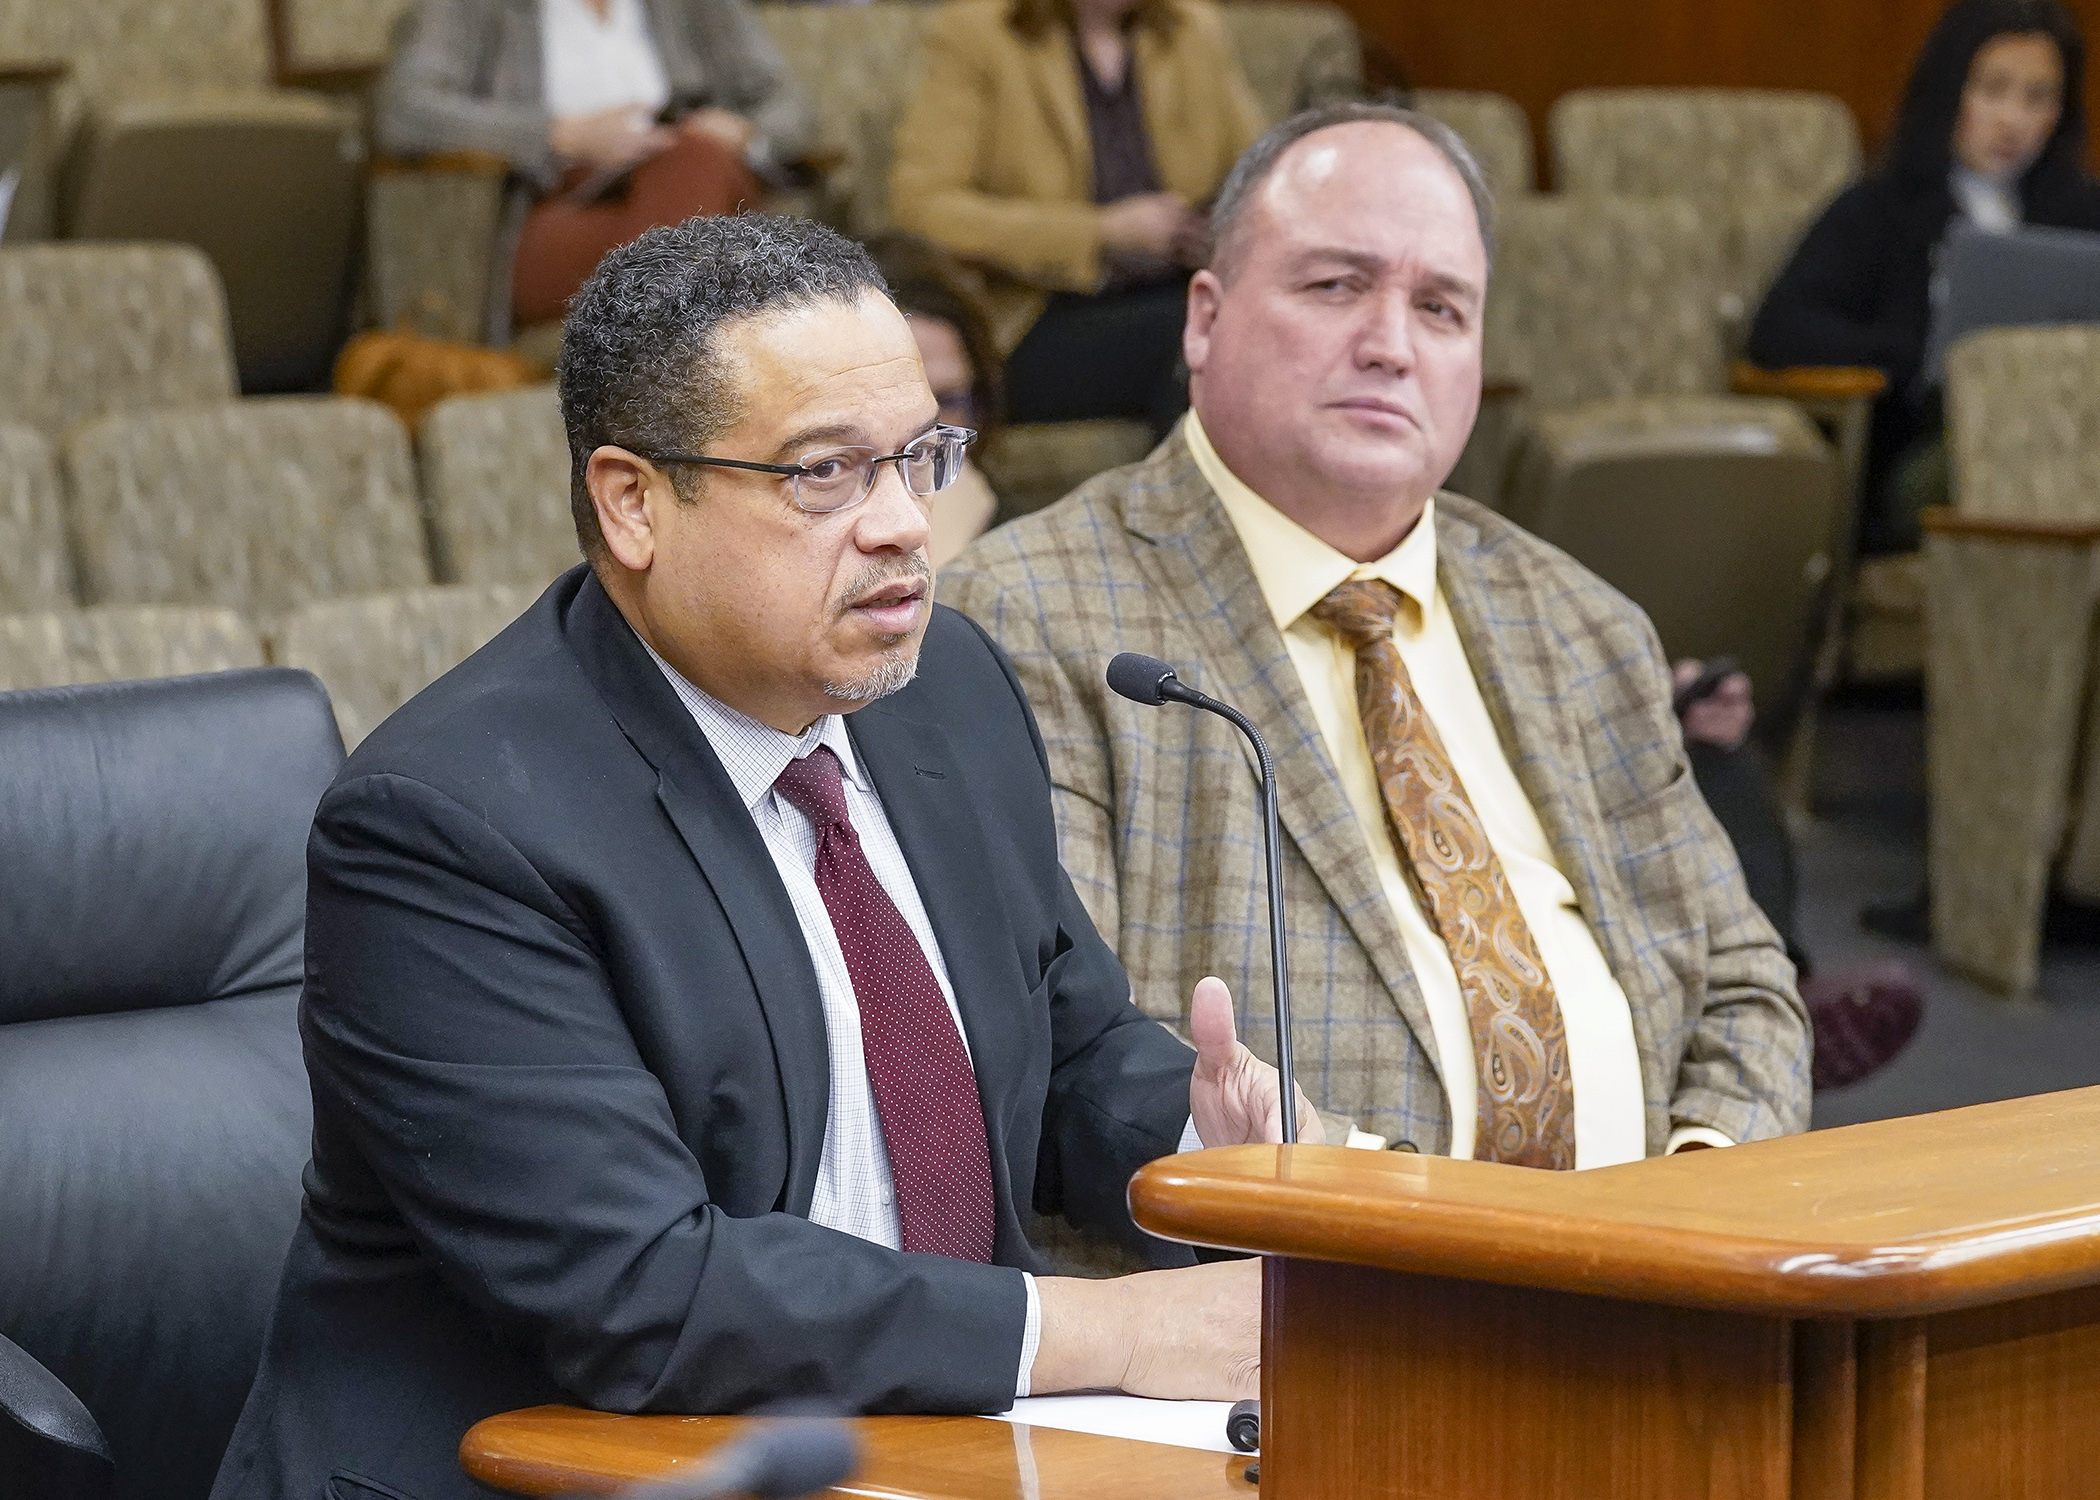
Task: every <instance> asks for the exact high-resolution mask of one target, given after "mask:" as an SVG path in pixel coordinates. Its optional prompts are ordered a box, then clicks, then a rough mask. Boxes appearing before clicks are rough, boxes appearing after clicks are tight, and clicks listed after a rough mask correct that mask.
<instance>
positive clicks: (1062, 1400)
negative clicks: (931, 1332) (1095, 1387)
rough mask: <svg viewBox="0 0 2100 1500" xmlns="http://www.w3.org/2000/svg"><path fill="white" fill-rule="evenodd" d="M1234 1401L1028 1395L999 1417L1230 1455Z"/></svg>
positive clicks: (998, 1415)
mask: <svg viewBox="0 0 2100 1500" xmlns="http://www.w3.org/2000/svg"><path fill="white" fill-rule="evenodd" d="M1231 1410H1232V1403H1231V1402H1230V1401H1153V1400H1150V1399H1148V1398H1146V1397H1144V1396H1024V1397H1022V1398H1021V1399H1020V1400H1019V1401H1016V1402H1015V1403H1014V1405H1013V1410H1012V1411H1002V1412H1000V1413H998V1414H997V1416H996V1417H995V1418H994V1420H996V1421H1000V1422H1026V1423H1027V1424H1028V1425H1029V1426H1031V1427H1061V1428H1063V1429H1065V1430H1066V1431H1067V1432H1096V1433H1099V1434H1101V1435H1102V1436H1103V1437H1119V1438H1135V1439H1137V1440H1138V1441H1139V1442H1144V1443H1170V1444H1172V1445H1173V1446H1174V1447H1176V1448H1207V1449H1209V1450H1210V1451H1211V1452H1213V1453H1231V1452H1233V1451H1234V1450H1233V1446H1232V1444H1231V1443H1229V1442H1227V1441H1226V1439H1225V1414H1226V1413H1227V1412H1229V1411H1231Z"/></svg>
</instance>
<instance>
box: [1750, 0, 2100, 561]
mask: <svg viewBox="0 0 2100 1500" xmlns="http://www.w3.org/2000/svg"><path fill="white" fill-rule="evenodd" d="M2084 88H2085V43H2084V40H2083V39H2082V38H2081V37H2080V36H2079V33H2078V27H2077V24H2076V23H2075V22H2074V21H2073V20H2072V19H2071V16H2070V13H2069V12H2068V11H2066V10H2065V9H2064V7H2063V6H2062V5H2061V4H2060V3H2058V0H1956V3H1955V4H1953V5H1951V6H1949V7H1948V8H1947V11H1946V13H1945V14H1944V15H1942V16H1941V17H1940V20H1939V24H1938V25H1937V26H1935V27H1934V28H1933V31H1932V35H1931V36H1930V37H1929V38H1927V40H1926V42H1925V47H1924V50H1923V51H1921V52H1920V53H1919V54H1918V61H1917V64H1916V67H1915V68H1914V70H1913V71H1912V73H1911V78H1910V87H1909V88H1908V90H1907V91H1906V92H1905V94H1904V98H1903V107H1902V111H1901V113H1900V115H1899V116H1898V118H1897V124H1896V134H1895V138H1894V139H1893V140H1892V141H1891V142H1890V144H1889V149H1888V153H1887V155H1886V157H1885V158H1884V160H1883V161H1882V163H1881V165H1880V167H1879V168H1878V169H1877V170H1875V171H1874V172H1873V173H1871V174H1870V175H1869V176H1867V177H1866V178H1865V179H1863V180H1862V181H1861V182H1859V183H1858V184H1857V185H1856V186H1854V187H1852V188H1851V189H1849V190H1848V191H1846V192H1845V193H1844V194H1842V195H1841V196H1840V197H1839V198H1838V199H1837V201H1835V202H1834V203H1832V204H1831V205H1830V207H1829V208H1828V209H1827V210H1826V211H1825V212H1824V214H1823V217H1822V218H1821V219H1820V220H1818V221H1817V223H1816V225H1815V227H1814V228H1812V229H1811V230H1809V232H1808V236H1807V238H1805V239H1804V240H1803V241H1802V242H1801V246H1800V248H1799V249H1798V250H1796V251H1795V252H1794V257H1793V259H1792V261H1791V262H1789V264H1788V265H1787V267H1786V269H1785V270H1784V271H1783V272H1781V273H1780V276H1779V279H1778V280H1777V281H1776V282H1775V283H1774V284H1773V286H1772V290H1771V291H1770V292H1769V293H1768V294H1767V295H1766V297H1765V301H1764V305H1763V307H1761V308H1760V309H1759V310H1758V314H1757V320H1756V322H1755V323H1754V324H1753V326H1752V328H1751V330H1750V341H1749V350H1748V352H1749V355H1750V357H1751V359H1753V360H1755V361H1756V362H1757V363H1759V364H1761V365H1765V366H1767V367H1771V368H1778V367H1781V366H1786V365H1867V366H1871V367H1873V368H1875V369H1878V370H1880V371H1882V372H1883V373H1884V374H1886V375H1887V376H1888V378H1889V389H1888V392H1887V394H1885V395H1884V396H1883V397H1882V399H1881V403H1880V405H1879V407H1878V408H1877V409H1876V412H1875V421H1874V433H1873V440H1872V444H1871V446H1870V448H1869V451H1868V458H1867V492H1866V497H1865V515H1864V517H1863V518H1862V535H1861V545H1862V548H1863V550H1865V551H1866V552H1868V553H1887V552H1900V551H1908V550H1911V549H1913V548H1915V547H1916V546H1917V545H1918V521H1917V512H1918V510H1919V509H1920V508H1921V507H1922V505H1923V504H1925V503H1928V502H1930V501H1932V500H1933V499H1935V498H1938V496H1937V495H1936V494H1935V491H1936V490H1938V491H1941V492H1943V491H1944V484H1945V480H1944V476H1945V460H1944V457H1943V450H1942V449H1941V448H1940V447H1939V433H1940V399H1939V393H1938V391H1937V390H1933V389H1930V388H1928V387H1927V386H1926V385H1925V383H1924V374H1923V371H1924V359H1925V341H1926V334H1927V330H1928V328H1929V327H1930V325H1931V321H1932V313H1933V306H1934V302H1935V286H1934V276H1933V266H1934V261H1935V258H1936V255H1937V252H1938V249H1939V246H1940V245H1941V243H1942V242H1943V241H1944V240H1945V238H1946V235H1947V232H1948V228H1949V226H1950V225H1951V224H1952V223H1953V222H1954V220H1955V219H1956V218H1957V217H1960V218H1962V219H1965V220H1967V221H1968V222H1969V223H1970V224H1972V225H1974V226H1975V227H1976V228H1978V229H1982V230H1986V231H1991V232H1997V233H2003V232H2007V231H2010V230H2012V229H2015V228H2018V227H2019V226H2021V225H2024V224H2040V225H2050V226H2055V227H2060V228H2071V229H2100V183H2095V182H2094V180H2093V179H2092V178H2091V177H2090V176H2088V175H2087V173H2086V171H2085V167H2084V160H2085V108H2084Z"/></svg>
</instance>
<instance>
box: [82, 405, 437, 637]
mask: <svg viewBox="0 0 2100 1500" xmlns="http://www.w3.org/2000/svg"><path fill="white" fill-rule="evenodd" d="M66 468H67V473H68V477H69V479H70V481H71V491H72V510H73V533H74V545H75V555H76V560H77V562H78V564H79V569H80V590H81V595H82V597H83V598H84V599H86V600H88V601H89V602H91V603H98V604H100V603H137V604H216V605H223V606H225V607H227V608H231V609H237V610H240V611H241V612H242V613H244V614H246V615H247V616H248V617H249V618H250V619H253V620H255V621H257V622H258V623H260V624H262V625H263V626H264V627H265V629H267V628H268V626H269V624H270V622H271V621H272V620H274V619H275V618H276V617H277V616H278V615H281V614H283V613H284V612H286V611H287V610H291V609H295V608H297V607H299V606H300V605H302V604H306V603H308V602H310V601H313V600H316V599H328V598H334V597H337V596H340V595H344V594H360V593H371V592H374V591H376V590H380V589H389V588H400V587H404V586H414V585H419V584H424V583H427V582H428V581H429V564H428V561H427V560H426V556H425V551H424V541H423V531H422V525H421V523H420V520H419V518H418V516H417V512H416V500H415V478H414V473H413V470H412V469H411V466H410V462H409V453H408V435H407V434H406V433H405V432H404V431H403V430H402V428H401V424H400V422H399V421H398V420H397V419H396V418H395V416H394V414H393V413H392V412H390V411H388V410H387V409H386V408H385V407H383V406H380V405H378V404H376V403H374V402H370V401H358V400H351V399H347V398H342V397H333V396H280V397H271V398H267V399H256V400H249V401H238V402H228V403H224V404H222V405H219V406H213V407H207V408H204V409H201V410H197V411H188V412H163V413H151V414H146V415H140V416H128V417H104V418H101V419H100V420H98V421H95V422H91V423H89V424H87V425H86V426H85V427H83V428H81V429H80V430H79V431H78V432H77V433H75V434H74V436H73V438H72V439H71V441H70V442H69V443H68V444H67V447H66Z"/></svg>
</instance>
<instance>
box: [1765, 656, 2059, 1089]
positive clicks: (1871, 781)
mask: <svg viewBox="0 0 2100 1500" xmlns="http://www.w3.org/2000/svg"><path fill="white" fill-rule="evenodd" d="M1816 814H1817V819H1816V823H1815V826H1814V827H1813V828H1812V829H1810V830H1809V831H1808V832H1807V833H1806V835H1805V836H1804V837H1803V838H1802V840H1801V842H1800V846H1799V848H1800V856H1801V866H1802V870H1801V873H1802V905H1801V924H1802V931H1803V941H1804V942H1805V943H1806V944H1807V945H1808V948H1809V952H1810V953H1811V954H1812V955H1813V956H1814V958H1815V961H1816V963H1817V964H1818V965H1819V966H1821V967H1836V966H1837V965H1840V964H1844V963H1851V962H1855V961H1859V960H1865V959H1884V958H1897V959H1901V960H1903V961H1904V962H1905V963H1907V964H1909V966H1910V968H1911V970H1912V972H1913V973H1914V974H1916V975H1917V976H1918V977H1919V979H1920V981H1921V982H1922V984H1923V987H1924V990H1925V1019H1924V1022H1923V1024H1922V1025H1921V1026H1920V1027H1919V1029H1918V1034H1917V1036H1916V1038H1914V1039H1913V1040H1912V1042H1911V1044H1910V1047H1909V1049H1908V1050H1906V1051H1905V1052H1904V1053H1903V1055H1902V1056H1901V1057H1899V1058H1897V1059H1896V1061H1895V1062H1894V1063H1892V1064H1890V1065H1889V1067H1887V1068H1886V1069H1884V1070H1883V1071H1882V1072H1880V1073H1877V1074H1876V1075H1874V1076H1873V1077H1872V1078H1869V1079H1867V1080H1865V1081H1864V1082H1861V1083H1857V1084H1854V1085H1853V1086H1852V1087H1850V1088H1846V1089H1838V1090H1833V1091H1830V1092H1826V1093H1821V1094H1818V1095H1817V1096H1816V1111H1815V1123H1816V1125H1817V1126H1818V1127H1822V1126H1829V1125H1849V1124H1854V1123H1856V1122H1858V1121H1861V1120H1879V1119H1886V1118H1888V1117H1890V1116H1893V1115H1909V1114H1921V1113H1924V1112H1926V1111H1928V1110H1936V1109H1951V1108H1953V1107H1955V1106H1957V1105H1963V1104H1980V1103H1984V1102H1986V1101H1988V1100H1992V1099H2009V1098H2015V1097H2018V1096H2019V1095H2023V1094H2039V1093H2047V1092H2050V1091H2052V1090H2056V1089H2069V1088H2083V1087H2085V1086H2087V1085H2091V1084H2100V946H2079V945H2072V944H2068V943H2057V944H2051V945H2050V946H2049V947H2047V948H2046V949H2045V950H2044V953H2043V960H2042V981H2041V985H2040V987H2039V993H2038V996H2037V998H2036V999H2035V1000H2034V1001H2032V1002H2027V1003H2021V1004H2009V1003H2007V1002H2006V1001H2003V1000H2000V999H1996V998H1994V997H1993V996H1991V995H1990V994H1988V993H1987V992H1985V991H1984V990H1982V989H1980V988H1979V987H1977V986H1976V985H1973V984H1971V983H1969V982H1968V981H1967V980H1964V979H1960V978H1957V977H1956V976H1954V975H1951V974H1948V973H1946V972H1944V971H1942V970H1941V969H1939V968H1938V967H1937V966H1936V965H1935V964H1934V963H1933V962H1932V959H1931V956H1930V955H1929V954H1928V953H1927V952H1925V950H1923V949H1921V948H1912V947H1909V946H1907V945H1905V944H1902V943H1897V942H1891V941H1888V940H1886V939H1883V938H1879V937H1875V936H1873V935H1871V934H1869V933H1866V932H1863V931H1862V930H1861V929H1860V926H1859V921H1858V914H1859V908H1860V905H1861V904H1862V903H1863V902H1865V901H1869V900H1873V899H1876V898H1878V897H1883V896H1892V895H1898V894H1901V893H1903V892H1906V891H1909V890H1912V889H1915V888H1916V886H1917V884H1918V882H1919V881H1920V879H1921V878H1922V876H1923V873H1924V868H1925V789H1924V714H1923V711H1922V710H1921V709H1919V708H1918V707H1917V706H1916V704H1915V703H1904V702H1902V701H1900V700H1899V699H1890V698H1882V699H1879V700H1874V699H1855V700H1853V701H1851V702H1849V703H1846V704H1844V705H1841V706H1834V707H1833V708H1832V709H1831V710H1830V711H1829V712H1828V713H1827V714H1826V715H1825V718H1824V733H1823V753H1822V754H1821V756H1820V757H1819V762H1818V766H1817V796H1816Z"/></svg>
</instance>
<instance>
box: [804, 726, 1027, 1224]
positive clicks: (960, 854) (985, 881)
mask: <svg viewBox="0 0 2100 1500" xmlns="http://www.w3.org/2000/svg"><path fill="white" fill-rule="evenodd" d="M846 727H847V731H848V732H849V733H850V734H851V735H852V736H853V744H854V748H855V750H857V751H858V752H859V754H860V757H861V763H862V764H863V765H864V766H865V767H866V768H867V771H868V776H869V779H870V780H872V781H873V782H874V783H875V790H876V792H877V793H878V794H879V795H880V796H881V798H882V807H883V812H884V813H885V814H886V815H887V816H888V818H889V824H890V830H891V832H893V833H895V834H896V836H897V844H898V847H899V848H901V849H902V850H903V851H904V861H905V863H906V864H907V865H908V866H909V867H910V869H911V873H912V883H913V884H914V885H915V886H917V887H918V892H919V899H920V900H921V901H922V902H924V903H925V906H926V917H927V920H928V921H930V922H931V923H932V924H933V932H934V937H935V939H936V941H937V942H938V943H939V945H940V950H941V962H942V963H943V964H944V965H945V966H946V968H947V970H948V982H949V984H950V986H951V987H952V988H953V989H954V991H955V1007H956V1009H957V1011H959V1012H960V1013H961V1015H962V1025H963V1034H964V1035H965V1036H966V1037H968V1038H969V1043H970V1065H971V1067H972V1069H973V1070H974V1071H975V1073H976V1075H977V1095H978V1100H979V1102H980V1103H981V1104H982V1106H983V1109H984V1122H985V1130H986V1134H987V1136H988V1144H989V1147H990V1150H991V1156H992V1177H993V1186H994V1188H995V1200H994V1201H996V1202H999V1203H1017V1202H1026V1201H1027V1197H1028V1192H1029V1191H1032V1185H1026V1184H1024V1185H1023V1191H1021V1192H1020V1193H1019V1194H1018V1195H1016V1192H1015V1189H1014V1184H1013V1183H1012V1182H1011V1181H1010V1180H1009V1179H1010V1174H1009V1172H1008V1170H1007V1159H1006V1139H1005V1136H1006V1130H1005V1119H1006V1110H1007V1108H1008V1106H1009V1105H1010V1104H1011V1102H1012V1100H1013V1098H1014V1093H1015V1088H1016V1082H1017V1073H1018V1071H1019V1068H1020V1066H1021V1064H1020V1060H1019V1059H1018V1058H1017V1057H1016V1055H1015V1050H1014V1048H1015V1043H1016V1041H1017V1040H1018V1039H1019V1038H1020V1037H1021V1036H1022V1035H1023V1033H1022V1032H1021V1031H1020V1030H1019V1029H1018V1028H1016V1027H1015V1026H1014V1025H1013V1024H1012V1019H1013V1016H1012V1012H1013V1006H1014V1002H1015V1000H1016V998H1017V994H1018V990H1017V987H1016V985H1015V983H1014V962H1013V924H1012V923H1011V922H1010V921H1009V920H1008V919H1007V916H1006V914H1005V912H1004V911H1003V910H1002V909H1001V906H1000V902H999V896H998V883H997V882H996V881H994V880H993V879H992V878H991V869H990V865H991V860H990V856H989V855H988V854H987V852H986V850H985V844H984V835H983V830H982V829H981V827H980V826H979V824H978V820H977V812H976V810H975V809H974V808H973V807H971V805H970V801H969V782H968V781H967V780H966V779H965V777H964V775H963V769H962V765H961V763H960V762H959V761H958V760H957V759H956V758H955V754H954V751H953V749H952V748H951V747H950V745H949V743H948V736H947V734H946V733H945V732H944V731H943V730H942V729H941V727H940V726H939V725H938V724H929V723H926V722H923V721H921V720H918V719H913V718H909V717H907V716H906V715H905V714H903V713H902V712H900V711H898V710H897V709H895V708H894V707H892V706H890V705H888V704H882V703H876V704H871V705H870V706H868V707H866V708H863V709H861V710H860V711H859V712H858V713H855V714H852V715H850V716H848V718H847V720H846ZM1003 1217H1004V1216H1002V1218H1003ZM1003 1227H1004V1226H1003V1225H1002V1228H1003ZM1014 1227H1015V1228H1016V1229H1018V1221H1016V1224H1015V1226H1014Z"/></svg>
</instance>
